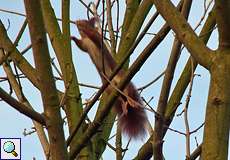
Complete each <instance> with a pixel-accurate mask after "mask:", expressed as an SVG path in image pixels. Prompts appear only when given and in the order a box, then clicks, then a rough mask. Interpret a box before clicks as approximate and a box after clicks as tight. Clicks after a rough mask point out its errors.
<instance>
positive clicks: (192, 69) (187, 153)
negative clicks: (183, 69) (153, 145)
mask: <svg viewBox="0 0 230 160" xmlns="http://www.w3.org/2000/svg"><path fill="white" fill-rule="evenodd" d="M193 73H194V65H193V59H192V58H191V78H190V86H189V91H188V95H187V98H186V103H185V107H184V123H185V130H186V160H190V128H189V121H188V106H189V102H190V98H191V94H192V86H193V79H194V74H193Z"/></svg>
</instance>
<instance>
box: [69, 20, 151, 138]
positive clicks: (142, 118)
mask: <svg viewBox="0 0 230 160" xmlns="http://www.w3.org/2000/svg"><path fill="white" fill-rule="evenodd" d="M96 21H97V19H96V18H95V17H93V18H91V19H89V20H78V21H76V23H75V24H76V26H77V28H78V30H79V33H80V36H81V39H78V38H76V37H74V36H71V39H72V40H73V41H74V42H75V43H76V45H77V46H78V47H79V48H80V49H81V50H82V51H84V52H87V53H88V55H89V56H90V58H91V60H92V62H93V63H94V65H95V66H96V68H97V71H98V73H99V75H100V77H101V80H102V83H104V82H105V81H107V80H106V79H105V76H107V77H108V76H109V75H111V73H112V72H113V70H114V69H115V68H116V66H117V63H116V62H115V60H114V58H113V57H112V55H111V53H110V51H109V49H108V48H107V47H106V45H105V44H104V42H103V41H102V36H101V34H100V33H99V31H98V28H97V27H96ZM124 73H125V71H124V70H120V71H119V72H118V74H117V75H116V76H115V77H114V80H113V81H112V82H113V83H114V84H118V83H119V81H120V79H121V78H122V76H123V75H124ZM112 89H113V88H112V87H111V86H110V87H108V89H107V90H106V92H107V93H108V94H109V93H110V92H111V91H112ZM123 93H124V95H127V97H128V98H127V97H126V96H124V95H121V96H119V98H118V99H117V101H116V102H115V104H114V109H115V111H116V112H117V114H118V127H119V128H121V131H122V133H124V134H125V135H127V136H128V137H129V138H134V139H137V138H141V137H143V136H144V135H145V134H146V124H147V115H146V112H145V110H144V107H143V102H142V99H141V97H140V94H139V93H138V91H137V89H136V87H135V86H134V84H133V83H132V82H130V83H129V84H128V85H127V86H126V88H125V89H124V91H123Z"/></svg>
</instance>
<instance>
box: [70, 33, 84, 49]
mask: <svg viewBox="0 0 230 160" xmlns="http://www.w3.org/2000/svg"><path fill="white" fill-rule="evenodd" d="M70 38H71V40H73V41H74V42H75V44H76V45H77V46H78V47H79V48H80V49H81V50H83V51H84V52H87V48H86V47H85V46H84V44H83V43H82V40H80V39H77V38H76V37H74V36H71V37H70Z"/></svg>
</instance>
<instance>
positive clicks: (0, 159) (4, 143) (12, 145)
mask: <svg viewBox="0 0 230 160" xmlns="http://www.w3.org/2000/svg"><path fill="white" fill-rule="evenodd" d="M0 146H1V147H0V149H1V152H0V160H20V159H21V138H0Z"/></svg>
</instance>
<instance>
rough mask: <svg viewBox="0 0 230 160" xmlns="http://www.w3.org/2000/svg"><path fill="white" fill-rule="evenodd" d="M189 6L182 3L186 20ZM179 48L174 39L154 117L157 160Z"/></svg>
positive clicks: (190, 1)
mask: <svg viewBox="0 0 230 160" xmlns="http://www.w3.org/2000/svg"><path fill="white" fill-rule="evenodd" d="M191 4H192V0H185V1H184V3H183V7H182V11H181V12H182V15H184V16H185V18H186V19H187V18H188V15H189V12H190V7H191ZM180 48H181V43H180V41H179V40H177V39H175V40H174V43H173V48H172V52H171V55H170V58H169V62H168V65H167V68H166V72H165V77H164V80H163V84H162V90H161V93H160V98H159V101H158V107H157V113H158V114H159V115H160V118H159V117H156V119H155V127H154V130H155V132H154V136H153V138H154V144H153V153H154V158H155V159H157V160H161V159H163V153H162V147H163V142H162V140H163V137H164V125H165V120H164V114H165V112H166V107H167V101H168V97H169V92H170V88H171V84H172V80H173V76H174V71H175V67H176V64H177V61H178V59H179V56H180Z"/></svg>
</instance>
